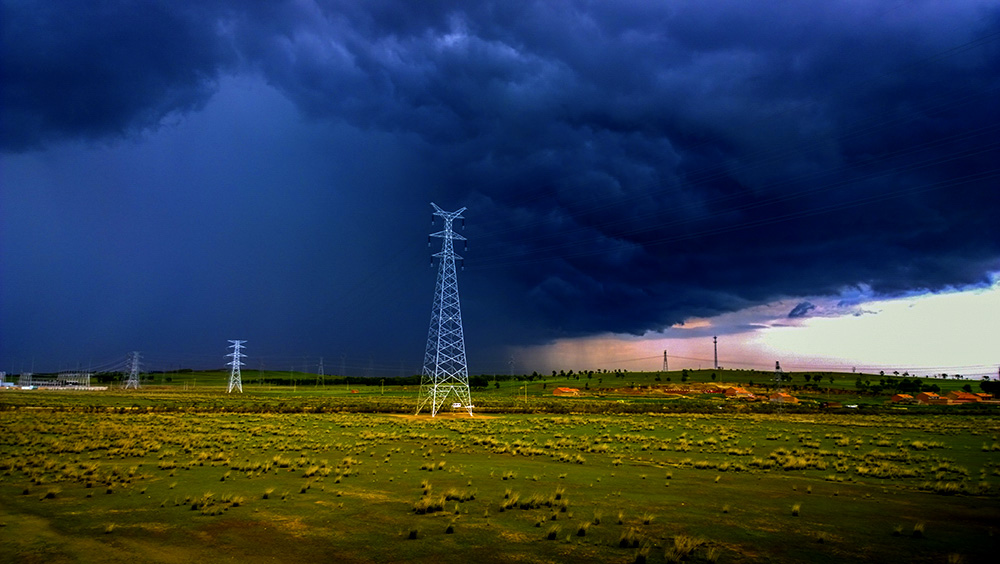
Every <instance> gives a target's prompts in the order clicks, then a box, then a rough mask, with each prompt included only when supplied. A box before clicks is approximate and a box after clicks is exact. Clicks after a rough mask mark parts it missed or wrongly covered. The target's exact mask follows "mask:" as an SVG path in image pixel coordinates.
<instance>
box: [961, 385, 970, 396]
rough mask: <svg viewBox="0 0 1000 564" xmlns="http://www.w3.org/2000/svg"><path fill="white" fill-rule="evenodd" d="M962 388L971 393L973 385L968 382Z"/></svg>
mask: <svg viewBox="0 0 1000 564" xmlns="http://www.w3.org/2000/svg"><path fill="white" fill-rule="evenodd" d="M962 390H964V391H966V392H968V393H970V394H971V393H972V385H970V384H966V385H964V386H962Z"/></svg>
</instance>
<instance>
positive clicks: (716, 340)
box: [712, 337, 719, 370]
mask: <svg viewBox="0 0 1000 564" xmlns="http://www.w3.org/2000/svg"><path fill="white" fill-rule="evenodd" d="M712 348H714V349H715V369H716V370H718V369H719V338H718V337H712Z"/></svg>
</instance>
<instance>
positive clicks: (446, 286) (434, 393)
mask: <svg viewBox="0 0 1000 564" xmlns="http://www.w3.org/2000/svg"><path fill="white" fill-rule="evenodd" d="M431 205H432V206H434V216H438V217H441V218H442V219H443V220H444V229H443V230H441V231H438V232H437V233H432V234H431V237H438V238H441V239H443V240H444V241H443V242H442V244H441V251H440V252H438V253H435V254H434V255H433V256H434V257H437V258H438V259H440V260H439V267H438V275H437V288H435V290H434V305H433V307H432V308H431V324H430V328H429V329H428V330H427V348H426V350H425V352H424V369H423V373H422V376H421V378H420V399H419V403H418V404H417V413H420V410H421V409H423V407H424V406H425V405H428V404H429V405H430V409H431V417H434V416H435V415H437V413H438V411H440V410H441V407H442V406H443V405H444V403H445V400H447V399H448V396H450V395H452V394H454V395H455V396H456V397H455V400H457V401H456V404H457V405H458V406H460V407H461V408H462V409H464V410H468V412H469V416H470V417H471V416H472V398H471V396H470V393H469V368H468V365H467V364H466V359H465V335H464V332H463V330H462V307H461V304H460V303H459V299H458V274H457V272H456V270H455V259H459V260H463V259H462V257H461V256H459V255H456V254H455V243H454V242H455V240H456V239H457V240H459V241H465V240H466V239H465V237H463V236H461V235H459V234H458V233H455V232H454V231H452V228H451V224H452V222H453V221H454V220H456V219H461V220H463V222H464V220H465V218H464V217H462V212H463V211H465V208H462V209H460V210H458V211H454V212H446V211H444V210H442V209H441V208H439V207H438V206H437V204H434V203H431ZM432 219H433V218H432ZM431 260H432V262H433V258H432V259H431Z"/></svg>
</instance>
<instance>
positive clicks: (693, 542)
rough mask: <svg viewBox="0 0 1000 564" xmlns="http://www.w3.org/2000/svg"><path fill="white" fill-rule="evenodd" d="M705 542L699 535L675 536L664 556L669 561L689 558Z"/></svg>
mask: <svg viewBox="0 0 1000 564" xmlns="http://www.w3.org/2000/svg"><path fill="white" fill-rule="evenodd" d="M703 544H705V541H704V540H702V539H700V538H698V537H691V536H688V535H677V536H675V537H674V540H673V544H672V545H671V546H669V547H668V548H667V549H666V551H665V552H664V554H663V556H664V558H665V559H666V561H667V562H681V561H682V560H689V559H690V558H691V555H692V554H694V551H695V549H697V548H698V547H699V546H702V545H703Z"/></svg>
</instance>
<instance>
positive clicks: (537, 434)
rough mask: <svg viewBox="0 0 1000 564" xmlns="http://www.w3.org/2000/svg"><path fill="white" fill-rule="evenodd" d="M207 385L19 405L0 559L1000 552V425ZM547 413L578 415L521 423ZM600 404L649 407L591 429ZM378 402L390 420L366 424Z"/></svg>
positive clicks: (624, 399)
mask: <svg viewBox="0 0 1000 564" xmlns="http://www.w3.org/2000/svg"><path fill="white" fill-rule="evenodd" d="M201 378H203V383H202V384H201V385H199V386H194V385H189V386H187V389H184V386H182V385H180V384H179V383H176V382H175V383H173V385H171V386H163V387H159V388H156V387H148V388H147V389H144V390H141V391H140V392H132V393H130V394H125V393H121V392H107V393H84V392H43V391H33V392H20V391H5V392H3V393H2V395H0V407H2V408H3V409H0V428H2V429H3V434H2V436H0V525H2V526H0V539H2V546H3V549H2V550H0V562H18V563H24V562H28V563H30V562H46V563H59V562H135V561H145V562H164V563H167V562H190V561H198V560H202V561H213V562H241V563H256V562H275V561H278V562H292V561H332V560H336V561H339V562H373V561H374V562H396V561H402V560H408V561H417V562H467V561H469V560H470V559H471V560H476V561H480V562H565V561H594V562H621V563H631V562H643V561H645V562H679V561H688V562H757V561H761V560H770V561H775V562H802V561H810V562H845V561H864V562H885V561H907V562H992V561H993V558H994V557H995V548H996V546H997V534H998V531H997V522H998V518H1000V438H998V437H1000V422H998V420H997V419H996V418H995V417H992V416H989V415H987V416H982V415H979V416H971V415H963V414H961V413H962V412H961V411H953V412H943V411H942V412H938V413H931V414H924V415H912V414H909V413H906V414H903V412H901V413H900V414H895V413H881V414H877V415H867V414H864V413H857V412H853V413H838V414H832V413H824V412H794V411H793V412H784V413H753V412H741V411H738V410H735V409H731V408H730V404H725V403H724V402H721V400H718V401H719V402H720V403H719V405H718V406H716V405H715V404H714V403H708V404H706V405H707V407H708V408H710V409H708V410H703V411H710V410H711V409H714V410H717V411H718V412H717V413H672V412H669V411H667V412H664V411H663V409H662V407H663V405H667V406H669V405H670V403H669V402H670V401H675V400H666V399H664V400H658V401H659V403H656V402H646V398H629V397H628V396H627V394H625V395H621V396H620V397H619V396H618V395H616V394H615V393H612V392H607V394H606V395H607V397H604V398H600V400H598V399H594V398H589V399H588V398H581V399H576V398H574V399H568V400H552V399H551V398H545V396H544V394H546V393H550V392H548V391H546V389H543V388H541V384H539V383H537V382H535V383H531V384H528V385H529V386H538V390H539V391H538V392H537V394H534V395H532V393H531V391H530V390H527V389H523V388H522V389H520V390H519V389H518V387H517V386H516V385H515V383H509V384H510V385H509V386H506V387H504V385H506V384H508V383H506V382H504V383H502V384H503V385H502V386H501V388H499V389H497V388H496V387H493V388H492V389H491V390H490V392H488V393H483V394H480V395H478V396H476V397H475V398H474V399H475V401H476V403H477V404H482V405H483V406H484V407H485V408H486V410H487V411H488V413H484V414H482V415H480V416H477V417H475V418H472V419H470V418H468V417H462V416H454V415H448V416H443V417H438V418H434V419H431V418H429V417H426V416H417V417H414V416H412V415H403V414H400V413H388V412H391V411H397V412H398V411H401V410H400V409H399V406H400V405H403V406H412V407H415V404H416V402H415V399H416V398H415V395H414V391H413V390H404V389H397V390H390V389H388V388H387V389H386V390H385V395H383V394H382V392H381V389H380V388H379V387H375V386H372V387H362V388H360V389H358V393H356V394H352V393H351V389H350V388H349V387H347V386H344V387H343V389H341V390H338V389H336V388H335V387H332V386H327V387H325V388H322V387H321V388H312V389H308V390H296V391H295V392H289V391H287V390H276V389H271V390H268V389H266V388H265V386H263V385H261V386H257V387H255V386H254V385H253V384H249V385H246V386H245V389H246V390H247V393H246V394H243V395H227V394H225V393H223V391H222V390H220V389H219V386H215V387H213V386H206V385H205V382H206V381H207V380H204V379H207V378H208V376H202V377H201ZM623 379H624V378H619V379H618V380H619V383H620V382H621V380H623ZM596 380H597V377H596V376H595V377H593V378H592V379H591V382H594V381H596ZM605 382H607V379H606V378H605ZM637 385H641V384H637ZM521 386H522V387H523V383H521ZM552 386H553V383H552V382H551V381H550V382H548V383H547V387H546V388H551V387H552ZM595 387H596V386H595ZM526 390H527V392H528V399H527V401H522V400H523V394H524V393H525V392H526ZM518 391H520V393H521V394H522V395H520V396H518V395H517V393H518ZM517 398H522V399H517ZM553 401H555V402H563V403H559V404H558V405H560V406H570V407H569V408H568V409H567V411H568V412H567V413H566V414H561V413H560V414H553V413H512V411H516V410H513V409H508V408H512V407H515V406H519V405H522V403H523V404H526V405H528V406H536V407H537V406H541V407H542V408H545V406H548V405H551V403H545V402H553ZM597 401H604V402H605V404H606V405H607V406H608V407H609V411H613V409H612V408H614V407H617V406H622V405H625V406H627V407H629V409H628V410H627V411H635V410H636V409H633V408H638V409H642V408H648V410H649V411H648V412H641V413H621V414H616V413H610V414H601V413H595V412H592V411H594V410H593V409H592V408H593V406H594V405H595V403H594V402H597ZM706 401H709V400H706ZM711 401H714V400H711ZM379 402H381V403H379ZM519 402H520V403H519ZM372 403H375V404H376V405H378V406H380V407H378V408H377V409H371V410H369V411H385V412H387V413H354V412H350V411H353V410H359V409H356V408H358V407H359V406H360V407H365V406H366V405H367V406H368V407H371V404H372ZM661 404H662V405H661ZM262 406H265V407H266V409H263V408H262ZM573 406H579V407H581V408H584V409H583V410H584V411H591V412H588V413H574V412H573V409H572V408H573ZM719 408H723V409H719ZM259 411H263V412H259ZM410 411H412V410H410Z"/></svg>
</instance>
